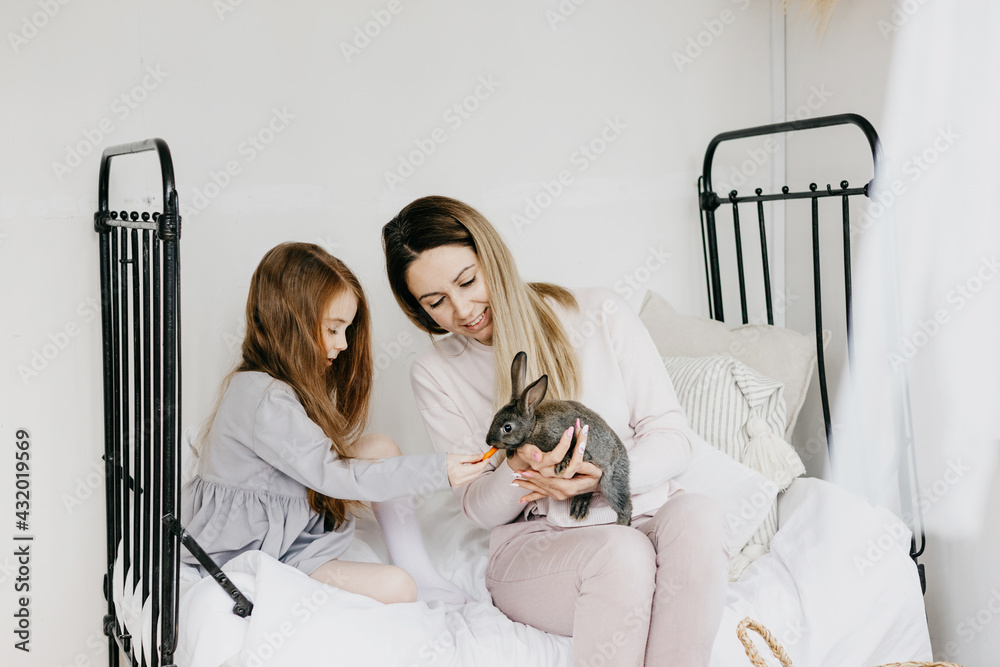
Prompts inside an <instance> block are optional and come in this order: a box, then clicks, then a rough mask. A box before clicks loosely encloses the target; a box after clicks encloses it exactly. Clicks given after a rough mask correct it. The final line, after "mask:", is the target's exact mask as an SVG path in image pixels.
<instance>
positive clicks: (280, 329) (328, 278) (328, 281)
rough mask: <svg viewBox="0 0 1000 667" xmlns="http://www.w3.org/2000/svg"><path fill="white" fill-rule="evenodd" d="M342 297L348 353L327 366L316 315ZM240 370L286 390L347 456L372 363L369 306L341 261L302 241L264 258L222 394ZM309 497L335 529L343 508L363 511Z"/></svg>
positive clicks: (366, 412) (364, 418)
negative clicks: (346, 300)
mask: <svg viewBox="0 0 1000 667" xmlns="http://www.w3.org/2000/svg"><path fill="white" fill-rule="evenodd" d="M345 293H349V294H353V295H354V297H355V298H356V299H357V301H358V309H357V313H356V315H355V317H354V322H353V324H352V326H350V327H349V328H348V329H347V332H346V336H347V349H346V350H344V351H342V352H341V353H340V354H338V355H337V358H336V359H334V360H333V363H332V365H331V366H329V367H326V358H327V357H326V355H327V351H326V349H325V348H324V346H323V343H322V340H323V334H322V327H323V316H324V314H325V312H326V309H327V308H328V307H329V305H330V303H331V301H332V300H333V299H334V298H336V297H338V296H340V295H343V294H345ZM245 371H260V372H263V373H267V374H268V375H270V376H271V377H273V378H275V379H277V380H281V381H282V382H285V383H287V384H288V385H289V386H291V388H292V390H293V391H294V392H295V396H296V397H297V398H298V400H299V402H300V403H302V406H303V407H304V408H305V411H306V414H307V415H308V416H309V418H310V419H311V420H313V421H314V422H316V424H317V425H319V427H320V428H321V429H323V433H325V434H326V436H327V437H328V438H330V441H331V445H330V449H331V450H333V451H334V452H335V453H336V454H337V455H338V456H339V457H341V458H344V459H347V458H351V453H350V446H351V443H353V442H355V441H356V440H357V439H358V437H360V436H361V434H362V433H363V432H364V429H365V427H366V426H367V425H368V420H369V416H370V408H371V389H372V372H373V366H372V352H371V322H370V316H369V311H368V303H367V300H366V299H365V294H364V291H363V290H362V289H361V283H360V282H359V281H358V279H357V277H356V276H355V275H354V274H353V273H352V272H351V270H350V269H349V268H347V266H346V265H345V264H344V263H343V262H341V261H340V260H339V259H337V258H336V257H334V256H332V255H330V254H329V253H327V252H326V251H325V250H323V249H322V248H320V247H319V246H316V245H313V244H309V243H282V244H281V245H278V246H275V247H274V248H272V249H271V250H269V251H268V252H267V254H265V255H264V258H263V259H261V261H260V264H259V265H258V266H257V269H256V271H254V274H253V278H252V279H251V281H250V293H249V295H248V296H247V307H246V336H245V337H244V339H243V347H242V351H241V359H240V363H239V364H238V365H237V367H236V369H235V370H233V371H232V372H231V373H230V374H229V376H228V377H227V378H226V379H225V381H224V382H223V391H224V390H225V387H227V386H228V385H229V382H230V380H231V379H232V377H233V375H235V374H236V373H240V372H245ZM213 419H214V415H213ZM308 497H309V505H310V507H312V509H313V510H314V511H316V512H317V513H319V514H321V515H325V516H327V517H329V518H330V519H331V520H332V521H333V524H334V527H339V526H340V525H341V524H342V523H343V522H344V521H345V520H346V519H347V513H348V511H349V510H356V509H359V508H361V507H363V504H362V503H359V502H357V501H344V500H340V499H337V498H330V497H328V496H325V495H323V494H322V493H319V492H318V491H315V490H314V489H309V492H308ZM352 513H353V512H352Z"/></svg>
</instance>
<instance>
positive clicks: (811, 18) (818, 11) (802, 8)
mask: <svg viewBox="0 0 1000 667" xmlns="http://www.w3.org/2000/svg"><path fill="white" fill-rule="evenodd" d="M838 1H839V0H781V4H782V5H783V6H784V9H785V14H788V13H789V9H790V8H791V7H792V6H797V11H796V12H795V15H796V18H799V19H801V20H803V21H805V22H806V23H807V24H808V25H810V26H813V27H815V28H816V34H817V35H819V37H820V38H821V39H822V37H823V35H824V34H826V29H827V27H828V26H829V25H830V18H831V17H832V16H833V10H834V9H836V7H837V2H838Z"/></svg>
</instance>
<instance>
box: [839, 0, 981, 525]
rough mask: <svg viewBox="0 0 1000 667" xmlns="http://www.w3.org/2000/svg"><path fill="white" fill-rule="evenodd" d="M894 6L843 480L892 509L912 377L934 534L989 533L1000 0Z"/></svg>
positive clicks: (865, 230) (920, 467) (859, 279)
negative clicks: (902, 397)
mask: <svg viewBox="0 0 1000 667" xmlns="http://www.w3.org/2000/svg"><path fill="white" fill-rule="evenodd" d="M894 5H895V6H896V11H895V12H894V13H893V17H892V18H893V20H892V21H891V22H890V21H886V22H884V23H883V24H880V29H881V30H883V32H886V33H890V32H891V33H894V35H893V37H894V39H895V43H894V54H893V63H892V67H891V71H890V78H889V86H888V90H887V91H886V106H885V115H884V117H883V118H882V119H881V122H880V123H878V124H877V128H878V130H879V132H880V135H881V137H882V142H883V148H884V153H885V159H884V160H883V162H882V168H881V169H880V172H879V173H878V174H877V176H876V188H875V191H874V197H873V202H872V203H871V204H870V205H869V210H868V212H867V213H866V214H865V215H862V216H860V219H859V220H857V221H855V224H854V239H855V246H854V247H855V249H856V251H857V254H856V260H855V267H856V273H855V284H856V285H857V289H856V293H857V295H858V300H857V302H856V317H855V322H856V327H855V332H856V340H857V341H858V347H857V357H856V358H857V364H856V373H855V374H854V383H853V384H854V387H853V391H854V392H856V394H855V395H852V396H848V392H847V391H846V390H845V391H844V392H842V394H841V396H840V397H839V401H838V402H839V404H840V405H841V406H845V405H850V406H854V407H855V409H856V410H857V413H856V414H860V415H861V416H860V417H857V416H856V418H855V420H854V421H853V427H855V428H856V429H857V431H856V432H854V433H853V434H852V435H853V436H854V437H852V438H851V443H852V444H851V445H850V449H849V450H845V454H844V455H843V456H841V457H835V459H836V460H835V461H834V462H833V465H834V476H835V478H836V479H838V481H842V482H844V483H845V485H847V486H849V487H854V488H858V487H859V486H861V487H865V488H864V489H863V490H864V491H865V492H866V493H867V494H868V495H869V497H872V498H875V499H878V500H881V501H882V502H885V503H887V504H892V498H889V497H887V496H886V489H890V488H893V489H894V488H895V486H894V484H895V481H896V480H895V477H894V473H895V471H896V469H897V466H896V462H895V459H894V455H895V453H896V450H895V447H894V446H893V443H894V442H896V441H897V440H898V429H897V428H896V426H895V424H894V419H895V417H896V416H897V414H898V412H897V411H896V408H895V405H894V400H893V390H894V388H895V387H898V386H899V385H898V384H897V381H898V379H899V377H900V375H899V374H900V373H902V372H905V373H906V375H908V378H909V392H910V405H911V407H912V415H911V417H912V424H913V429H914V430H913V434H912V436H913V440H914V442H915V447H916V459H917V464H916V465H917V472H918V475H919V486H918V487H917V488H916V489H914V495H915V500H916V501H917V502H919V503H920V505H921V507H922V509H923V515H924V520H925V524H926V528H927V532H928V535H929V536H936V537H939V538H945V539H975V538H976V537H977V536H979V535H980V534H981V531H982V529H983V525H984V521H985V520H986V516H985V513H986V498H987V492H988V490H989V485H990V483H991V480H992V479H993V478H994V476H995V474H996V465H997V454H998V449H1000V353H998V350H1000V264H998V261H1000V39H998V30H1000V28H998V26H1000V2H996V0H947V1H941V0H933V1H931V0H926V1H925V0H902V1H901V2H897V3H894ZM855 396H856V397H857V398H855ZM845 420H846V421H850V420H847V418H845ZM904 422H905V420H904ZM859 434H860V436H861V437H858V436H859ZM848 451H849V453H848ZM873 469H874V470H878V471H880V472H879V473H878V474H875V475H871V476H870V477H869V478H867V479H863V480H861V481H859V474H860V473H859V471H860V470H873Z"/></svg>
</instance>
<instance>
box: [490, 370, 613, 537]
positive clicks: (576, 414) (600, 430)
mask: <svg viewBox="0 0 1000 667" xmlns="http://www.w3.org/2000/svg"><path fill="white" fill-rule="evenodd" d="M527 365H528V355H526V354H525V353H524V352H518V353H517V355H516V356H515V357H514V362H513V363H512V364H511V366H510V380H511V398H510V403H508V404H507V405H505V406H504V407H502V408H500V410H498V411H497V413H496V415H495V416H494V417H493V424H492V425H491V426H490V431H489V433H488V434H487V435H486V443H487V444H488V445H490V446H491V447H496V448H497V449H503V450H505V451H506V452H507V453H508V454H512V453H513V452H514V451H515V450H517V448H518V447H520V446H521V445H523V444H524V443H526V442H530V443H531V444H533V445H535V446H536V447H538V448H539V449H540V450H542V451H543V452H551V451H552V450H553V449H555V448H556V445H558V444H559V439H560V438H561V437H562V434H563V433H565V432H566V430H567V429H568V428H569V427H570V426H573V425H574V424H575V423H576V420H577V418H579V419H580V422H581V423H583V424H586V425H588V426H590V432H589V433H588V434H587V449H586V450H585V451H584V453H583V460H584V461H590V462H591V463H593V464H594V465H596V466H598V467H599V468H600V469H601V470H602V471H603V474H602V476H601V480H600V483H599V485H600V489H601V494H602V495H603V496H604V498H605V499H606V500H607V501H608V504H609V505H611V508H612V509H613V510H614V511H615V513H616V514H617V515H618V521H617V523H619V524H621V525H624V526H628V525H630V524H631V523H632V498H631V492H630V491H629V468H628V450H626V449H625V445H623V444H622V441H621V440H619V439H618V436H617V435H616V434H615V432H614V431H613V430H611V427H610V426H608V425H607V423H606V422H605V421H604V420H603V419H601V417H600V416H599V415H598V414H597V413H596V412H594V411H593V410H590V409H589V408H587V407H586V406H584V405H582V404H580V403H577V402H576V401H556V400H551V401H546V402H545V403H542V399H543V398H545V391H546V390H547V389H548V386H549V384H548V383H549V377H548V376H547V375H543V376H542V377H540V378H539V379H538V380H536V381H535V382H534V383H532V384H531V386H529V387H527V388H526V387H525V386H524V383H525V379H526V378H525V375H526V374H527ZM576 442H577V434H575V433H574V435H573V442H572V444H571V445H570V448H569V450H568V451H567V452H566V457H565V458H564V459H563V460H562V461H560V462H559V463H558V464H557V465H556V466H555V471H556V473H557V474H558V473H561V472H562V471H564V470H565V469H566V466H568V465H569V462H570V459H571V458H572V456H573V452H574V451H575V449H576ZM593 495H594V494H593V493H584V494H581V495H579V496H575V497H574V498H573V502H572V504H571V505H570V516H572V517H573V518H574V519H584V518H586V516H587V513H588V512H589V511H590V500H591V497H592V496H593Z"/></svg>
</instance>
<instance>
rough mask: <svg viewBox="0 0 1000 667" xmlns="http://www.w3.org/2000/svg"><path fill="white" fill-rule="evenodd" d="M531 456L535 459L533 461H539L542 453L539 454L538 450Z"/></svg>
mask: <svg viewBox="0 0 1000 667" xmlns="http://www.w3.org/2000/svg"><path fill="white" fill-rule="evenodd" d="M531 458H533V459H535V461H541V460H542V455H541V454H539V453H538V452H535V453H534V454H532V455H531Z"/></svg>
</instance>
